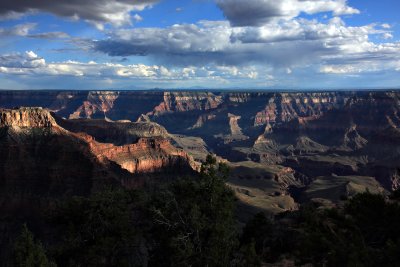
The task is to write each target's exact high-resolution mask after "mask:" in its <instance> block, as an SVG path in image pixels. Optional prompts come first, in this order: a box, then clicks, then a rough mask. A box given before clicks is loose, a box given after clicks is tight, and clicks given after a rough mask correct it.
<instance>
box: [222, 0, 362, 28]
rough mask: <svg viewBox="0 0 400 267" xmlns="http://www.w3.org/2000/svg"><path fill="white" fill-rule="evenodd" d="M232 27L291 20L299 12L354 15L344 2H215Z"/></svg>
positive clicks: (354, 10)
mask: <svg viewBox="0 0 400 267" xmlns="http://www.w3.org/2000/svg"><path fill="white" fill-rule="evenodd" d="M216 2H217V5H218V6H219V8H221V10H222V12H223V13H224V15H225V17H226V18H227V19H228V20H229V21H230V23H231V25H232V26H261V25H264V24H266V23H268V22H270V21H271V20H274V19H282V18H283V19H291V18H294V17H297V16H298V15H299V14H300V13H301V12H305V13H308V14H315V13H320V12H332V13H333V14H334V15H344V14H355V13H358V12H359V11H358V10H357V9H354V8H351V7H349V6H347V2H346V0H251V1H249V0H216Z"/></svg>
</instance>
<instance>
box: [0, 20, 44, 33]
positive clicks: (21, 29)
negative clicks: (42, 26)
mask: <svg viewBox="0 0 400 267" xmlns="http://www.w3.org/2000/svg"><path fill="white" fill-rule="evenodd" d="M35 27H36V23H25V24H18V25H15V26H13V27H11V28H0V36H27V35H28V34H29V32H30V31H32V30H33V29H34V28H35Z"/></svg>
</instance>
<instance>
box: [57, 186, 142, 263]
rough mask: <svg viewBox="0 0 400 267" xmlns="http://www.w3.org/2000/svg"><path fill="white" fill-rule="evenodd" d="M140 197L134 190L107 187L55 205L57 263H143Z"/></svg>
mask: <svg viewBox="0 0 400 267" xmlns="http://www.w3.org/2000/svg"><path fill="white" fill-rule="evenodd" d="M143 201H144V200H143V199H142V198H141V196H140V195H138V194H137V193H136V192H133V191H126V190H112V189H107V190H105V191H103V192H100V193H96V194H94V195H93V196H91V197H90V198H82V197H74V198H72V199H70V200H68V201H66V202H65V203H62V204H61V205H60V206H59V207H57V213H56V215H55V217H54V219H53V223H54V224H55V225H57V226H58V227H60V228H61V229H60V233H61V236H60V237H59V238H60V239H61V241H62V242H60V244H59V246H58V247H57V248H56V249H55V251H54V253H55V255H56V258H57V260H58V262H59V265H60V266H134V265H135V264H137V265H142V261H143V259H142V258H141V255H140V252H139V251H138V250H139V249H138V247H139V246H140V245H141V244H140V242H141V232H142V231H144V230H145V228H143V229H141V230H140V231H139V230H138V227H139V224H138V221H140V216H139V215H138V211H139V210H140V208H141V206H140V205H142V203H143Z"/></svg>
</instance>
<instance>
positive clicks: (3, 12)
mask: <svg viewBox="0 0 400 267" xmlns="http://www.w3.org/2000/svg"><path fill="white" fill-rule="evenodd" d="M156 2H158V0H85V1H81V0H57V1H54V0H34V1H26V0H13V1H0V18H1V17H2V18H3V19H9V18H12V17H16V16H18V15H21V14H24V13H31V12H49V13H52V14H54V15H57V16H60V17H67V18H72V19H83V20H86V21H88V22H91V23H93V24H94V25H96V26H97V27H98V28H102V27H103V24H104V23H110V24H112V25H114V26H122V25H127V24H131V19H132V18H131V15H130V12H132V11H141V10H143V9H145V8H146V7H149V6H151V5H153V4H155V3H156Z"/></svg>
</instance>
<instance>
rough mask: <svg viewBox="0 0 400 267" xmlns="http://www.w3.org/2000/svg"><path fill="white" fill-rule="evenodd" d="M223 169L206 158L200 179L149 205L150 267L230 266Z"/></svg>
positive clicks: (233, 241)
mask: <svg viewBox="0 0 400 267" xmlns="http://www.w3.org/2000/svg"><path fill="white" fill-rule="evenodd" d="M227 177H228V168H227V166H226V165H225V164H217V162H216V160H215V158H213V157H211V156H209V157H207V160H206V161H205V162H204V164H203V166H202V168H201V176H200V178H199V179H198V180H195V179H180V180H178V181H176V182H174V183H173V184H172V185H171V186H170V187H169V188H168V190H165V191H164V192H157V194H156V195H155V196H154V199H153V205H152V209H151V211H152V223H153V228H152V230H151V233H153V236H154V246H153V249H152V253H151V259H150V260H151V261H150V265H151V266H229V264H230V261H231V259H232V254H233V252H234V249H235V248H236V247H237V232H236V225H235V220H234V205H235V202H234V200H235V198H234V194H233V192H232V191H231V190H230V189H229V188H227V187H226V185H225V181H226V179H227Z"/></svg>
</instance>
